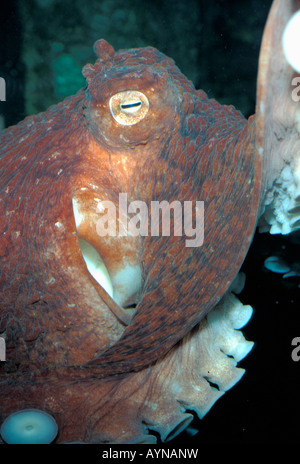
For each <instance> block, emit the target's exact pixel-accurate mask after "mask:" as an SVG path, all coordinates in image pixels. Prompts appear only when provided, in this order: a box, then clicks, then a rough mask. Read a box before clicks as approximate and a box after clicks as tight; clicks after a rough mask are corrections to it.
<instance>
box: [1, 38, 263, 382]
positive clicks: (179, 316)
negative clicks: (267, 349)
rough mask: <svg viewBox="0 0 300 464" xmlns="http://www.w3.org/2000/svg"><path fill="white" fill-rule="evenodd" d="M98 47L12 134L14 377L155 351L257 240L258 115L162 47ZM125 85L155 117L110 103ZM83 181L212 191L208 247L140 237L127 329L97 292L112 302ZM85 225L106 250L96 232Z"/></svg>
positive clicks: (174, 338)
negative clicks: (138, 277) (68, 84)
mask: <svg viewBox="0 0 300 464" xmlns="http://www.w3.org/2000/svg"><path fill="white" fill-rule="evenodd" d="M96 52H97V54H98V56H99V59H98V61H97V62H96V64H95V66H94V67H93V66H91V65H87V66H86V67H85V69H84V74H85V76H86V78H87V83H88V86H87V89H86V90H81V91H79V93H78V94H77V95H76V96H74V97H71V98H68V99H66V100H65V101H64V102H63V103H61V104H59V105H57V106H55V107H52V108H50V109H49V110H48V111H47V112H46V113H43V114H40V115H37V116H32V117H29V118H27V119H25V121H24V122H22V123H20V124H18V125H17V126H15V127H12V128H9V129H7V130H5V131H3V133H2V134H1V142H0V144H1V154H2V160H1V203H0V204H1V217H6V218H7V220H5V221H4V220H3V221H2V223H1V237H2V240H1V294H2V301H1V326H0V330H1V332H5V333H6V339H7V348H8V356H7V357H8V363H7V364H6V366H5V367H4V366H1V369H2V372H3V374H2V375H4V377H5V375H6V374H5V372H4V371H5V370H6V372H7V374H8V373H9V372H11V373H12V372H14V373H15V375H17V373H18V372H22V373H23V374H24V373H26V371H27V370H28V369H31V370H33V371H39V370H43V369H48V368H55V367H56V368H59V367H71V368H72V367H73V366H78V365H81V366H84V367H85V368H86V374H87V375H89V374H90V373H91V369H92V370H93V372H97V376H98V377H99V378H100V377H105V376H110V375H115V374H123V373H124V372H129V371H134V370H139V369H141V368H142V367H144V366H146V365H148V364H150V363H152V362H153V361H155V360H156V359H158V358H159V357H161V356H162V355H164V354H165V353H166V352H167V351H169V349H170V348H171V347H172V346H173V345H174V344H175V343H176V342H178V341H179V340H180V339H181V338H182V337H183V336H184V335H185V334H186V333H187V332H189V331H190V330H191V329H192V327H194V326H195V325H196V324H197V323H198V322H199V321H200V320H201V319H202V317H203V316H204V315H205V314H206V313H207V311H209V309H210V308H212V307H213V306H214V305H215V304H216V302H217V301H218V300H219V299H220V297H221V296H222V295H223V294H224V293H225V291H226V290H227V288H228V286H229V284H230V283H231V282H232V280H233V278H234V276H235V275H236V273H237V271H238V269H239V267H240V265H241V263H242V261H243V259H244V256H245V254H246V252H247V249H248V246H249V244H250V241H251V238H252V234H253V230H254V227H255V223H256V218H257V210H258V202H259V194H260V179H261V173H260V168H261V163H260V159H259V158H258V156H257V155H256V151H255V150H254V122H250V123H248V125H247V124H246V121H245V120H244V118H243V117H242V116H241V114H240V113H239V112H237V111H236V110H235V109H234V108H233V107H224V106H221V105H219V104H218V103H217V102H215V101H209V100H208V99H207V98H206V95H205V94H204V93H203V92H202V91H198V92H197V91H195V89H194V87H193V85H192V84H191V83H190V82H189V81H188V80H187V79H186V78H185V77H184V76H183V75H182V74H181V73H180V72H179V70H178V69H177V68H176V66H175V65H174V63H173V61H172V60H171V59H169V58H166V57H165V56H164V55H162V54H161V53H159V52H158V51H157V50H155V49H153V48H146V49H137V50H129V51H120V52H117V53H114V51H113V49H112V48H111V47H110V46H109V45H108V44H107V43H106V42H104V41H100V42H98V43H97V45H96ZM128 89H129V90H132V89H133V90H139V91H141V92H143V93H144V94H146V95H147V97H148V99H149V102H150V110H149V113H148V115H147V117H146V118H145V119H144V120H142V121H140V122H139V123H138V124H136V125H133V126H129V127H128V126H120V125H119V124H118V123H117V122H116V121H115V120H114V119H113V118H112V116H111V114H110V112H109V108H108V100H109V98H110V96H112V95H113V94H115V93H117V92H120V91H122V90H128ZM120 160H122V162H121V164H120V163H119V161H120ZM81 187H84V188H85V187H87V189H88V190H90V191H92V193H91V195H93V196H94V195H95V194H96V193H97V195H98V196H101V199H103V198H105V199H112V200H114V201H115V202H116V199H117V196H118V193H119V192H126V193H127V194H128V201H132V200H136V199H138V200H144V201H146V202H147V203H148V204H149V203H150V201H151V200H159V201H161V200H168V201H169V202H171V201H173V200H179V201H181V202H182V203H183V201H186V200H193V201H196V200H202V201H204V202H205V240H204V243H203V246H200V247H198V248H187V247H185V239H186V237H185V236H183V237H172V236H171V237H151V236H148V237H145V238H144V239H143V240H142V241H141V243H140V248H139V250H138V254H137V256H136V257H135V259H139V260H140V263H141V265H142V269H143V284H142V289H141V292H140V294H139V295H138V300H137V311H136V314H135V315H134V317H133V319H132V321H131V322H130V324H129V326H128V327H127V328H126V330H125V332H124V333H123V331H124V326H123V325H122V324H120V323H119V321H118V320H117V318H116V317H115V316H114V315H113V314H112V313H111V312H110V311H107V312H105V315H104V316H99V314H98V310H97V308H96V300H97V299H99V296H100V303H101V304H102V305H103V301H104V302H106V303H107V305H108V306H109V305H110V303H111V302H110V300H109V298H107V297H106V296H105V295H104V293H105V292H103V290H102V289H101V288H100V287H99V285H97V284H96V283H95V282H93V288H92V290H89V288H90V287H91V285H92V282H91V280H92V279H91V278H90V276H89V275H88V272H87V271H86V269H85V266H84V263H83V260H82V257H81V255H80V252H79V247H78V243H77V234H76V230H75V225H74V219H73V213H72V207H71V200H72V198H73V197H74V196H75V197H76V192H78V191H79V190H80V188H81ZM86 195H88V194H86ZM116 203H117V202H116ZM88 207H89V205H85V208H86V209H88ZM61 229H63V233H62V232H61ZM171 230H172V229H171ZM93 234H94V235H93ZM81 236H82V237H83V238H85V239H87V240H88V241H90V243H93V245H94V246H95V247H96V248H98V249H99V251H100V252H101V238H99V237H97V234H96V232H95V231H94V232H89V233H88V236H86V235H84V232H83V233H82V234H81ZM120 252H121V253H122V245H121V247H120ZM111 253H112V254H113V253H114V252H113V250H112V251H111ZM101 254H102V253H101ZM79 283H80V284H79ZM78 284H79V285H78ZM95 288H96V291H95ZM89 292H93V293H92V295H93V298H88V295H89ZM94 294H95V295H94ZM93 299H94V300H95V303H94V305H93ZM111 304H113V303H111ZM103 326H104V330H102V327H103ZM108 330H109V331H110V334H109V335H108ZM120 337H121V338H120ZM118 338H119V340H118ZM117 340H118V341H117ZM110 345H112V346H110ZM90 361H92V362H91V363H90ZM73 375H76V369H75V370H74V372H73Z"/></svg>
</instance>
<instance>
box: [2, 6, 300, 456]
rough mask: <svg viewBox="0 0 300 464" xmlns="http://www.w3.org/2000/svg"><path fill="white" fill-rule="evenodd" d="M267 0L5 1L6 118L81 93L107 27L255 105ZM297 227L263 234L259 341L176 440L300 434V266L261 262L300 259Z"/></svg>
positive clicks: (112, 36) (221, 96)
mask: <svg viewBox="0 0 300 464" xmlns="http://www.w3.org/2000/svg"><path fill="white" fill-rule="evenodd" d="M270 5H271V1H269V0H268V1H267V0H249V1H247V2H242V1H240V0H211V1H209V2H208V1H204V0H202V1H201V0H199V1H197V0H185V1H171V0H152V1H147V0H144V1H138V0H127V1H126V2H125V1H121V0H110V1H107V0H104V1H99V0H91V1H89V2H82V1H79V0H72V1H70V0H65V1H57V0H23V1H22V0H19V1H16V0H11V1H10V2H6V3H5V4H4V5H2V6H1V17H0V76H2V77H5V79H6V83H7V98H6V100H7V101H6V102H0V115H2V124H3V125H5V126H8V125H11V124H15V123H17V122H18V121H19V120H21V119H23V118H24V117H25V116H26V115H28V114H33V113H36V112H40V111H43V110H45V109H47V108H48V107H49V105H50V104H53V103H56V102H58V101H60V100H62V99H63V98H64V97H65V96H68V95H70V94H73V93H75V92H76V91H77V90H78V89H79V88H80V87H82V86H83V85H84V81H83V78H82V76H81V67H82V66H83V65H84V64H86V63H87V62H93V61H95V57H94V55H93V52H92V45H93V43H94V42H95V40H96V39H98V38H101V37H102V38H105V39H106V40H107V41H108V42H110V43H111V44H112V45H113V46H114V47H115V49H119V48H132V47H138V46H147V45H152V46H155V47H157V48H158V49H159V50H160V51H162V52H164V53H166V54H167V55H169V56H171V57H172V58H173V59H174V60H175V61H176V64H177V65H178V66H179V68H180V69H181V70H182V72H184V74H186V75H187V76H188V77H189V78H190V79H191V80H192V81H193V82H194V84H195V86H196V88H203V89H204V90H205V91H206V92H207V93H208V95H209V96H210V97H214V98H216V99H217V100H218V101H220V102H221V103H225V104H234V105H235V106H236V107H237V108H238V109H240V110H241V111H242V113H243V114H244V115H245V116H246V117H248V116H249V115H250V114H252V113H253V112H254V111H255V92H256V75H257V63H258V55H259V47H260V42H261V37H262V33H263V27H264V24H265V21H266V17H267V14H268V10H269V8H270ZM299 242H300V237H299V233H294V234H292V235H290V236H271V235H269V234H258V233H257V234H256V235H255V237H254V241H253V244H252V246H251V249H250V251H249V253H248V255H247V257H246V260H245V262H244V265H243V267H242V270H243V271H244V272H245V273H246V285H245V289H244V291H243V292H242V294H241V295H240V299H241V301H242V302H243V303H244V304H250V305H252V306H253V308H254V314H253V316H252V319H251V321H250V322H249V323H248V324H247V326H246V327H245V328H244V329H243V333H244V334H245V336H246V338H247V339H249V340H252V341H254V342H255V346H254V348H253V349H252V351H251V352H250V354H249V355H248V356H247V357H246V358H245V359H244V360H243V361H241V362H240V363H239V366H240V367H243V368H245V369H246V373H245V375H244V377H243V378H242V380H241V381H240V382H239V383H238V384H237V385H236V386H235V387H233V388H232V389H231V390H230V391H228V392H227V393H226V394H225V395H224V396H223V397H222V398H221V399H219V400H218V401H217V403H216V404H215V405H214V406H213V408H212V409H211V411H210V412H209V413H208V414H207V415H206V417H205V418H204V419H203V420H201V421H199V420H198V419H195V421H194V423H193V424H192V426H193V427H194V428H196V429H197V430H199V433H198V434H196V435H194V436H193V437H190V436H189V435H188V434H187V433H184V434H182V435H181V436H180V437H177V438H176V439H174V440H173V441H172V442H171V443H170V445H173V444H176V445H179V446H183V445H187V444H189V445H191V446H198V447H202V446H204V445H206V444H220V443H231V444H239V443H248V444H250V443H272V444H278V443H292V442H298V441H299V436H300V425H299V420H300V408H299V395H298V392H299V391H300V389H299V384H300V375H299V374H300V361H299V362H294V361H293V360H292V358H291V352H292V349H293V347H292V346H291V342H292V340H293V338H294V337H297V336H298V337H299V336H300V324H299V321H300V316H299V310H300V305H299V276H298V277H291V278H287V279H284V278H283V277H282V275H281V274H275V273H272V272H270V271H268V270H267V269H265V267H264V260H265V259H266V258H267V257H269V256H272V255H276V254H277V255H280V256H282V257H283V258H284V259H285V260H286V261H287V262H288V263H290V264H291V266H294V267H295V266H299V262H300V257H299Z"/></svg>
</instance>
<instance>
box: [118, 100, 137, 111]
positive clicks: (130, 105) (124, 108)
mask: <svg viewBox="0 0 300 464" xmlns="http://www.w3.org/2000/svg"><path fill="white" fill-rule="evenodd" d="M141 104H142V102H141V101H138V102H134V103H121V105H120V106H121V108H122V110H126V109H128V108H137V107H138V106H141Z"/></svg>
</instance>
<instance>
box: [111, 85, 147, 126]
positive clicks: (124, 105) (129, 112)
mask: <svg viewBox="0 0 300 464" xmlns="http://www.w3.org/2000/svg"><path fill="white" fill-rule="evenodd" d="M109 108H110V112H111V114H112V116H113V118H114V119H115V120H116V121H117V122H118V123H119V124H122V125H123V126H132V125H133V124H136V123H137V122H139V121H141V119H143V118H144V117H145V116H146V114H147V113H148V110H149V101H148V98H147V97H146V95H144V94H143V93H141V92H138V91H137V90H125V91H124V92H119V93H116V94H115V95H113V96H112V97H111V99H110V100H109Z"/></svg>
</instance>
